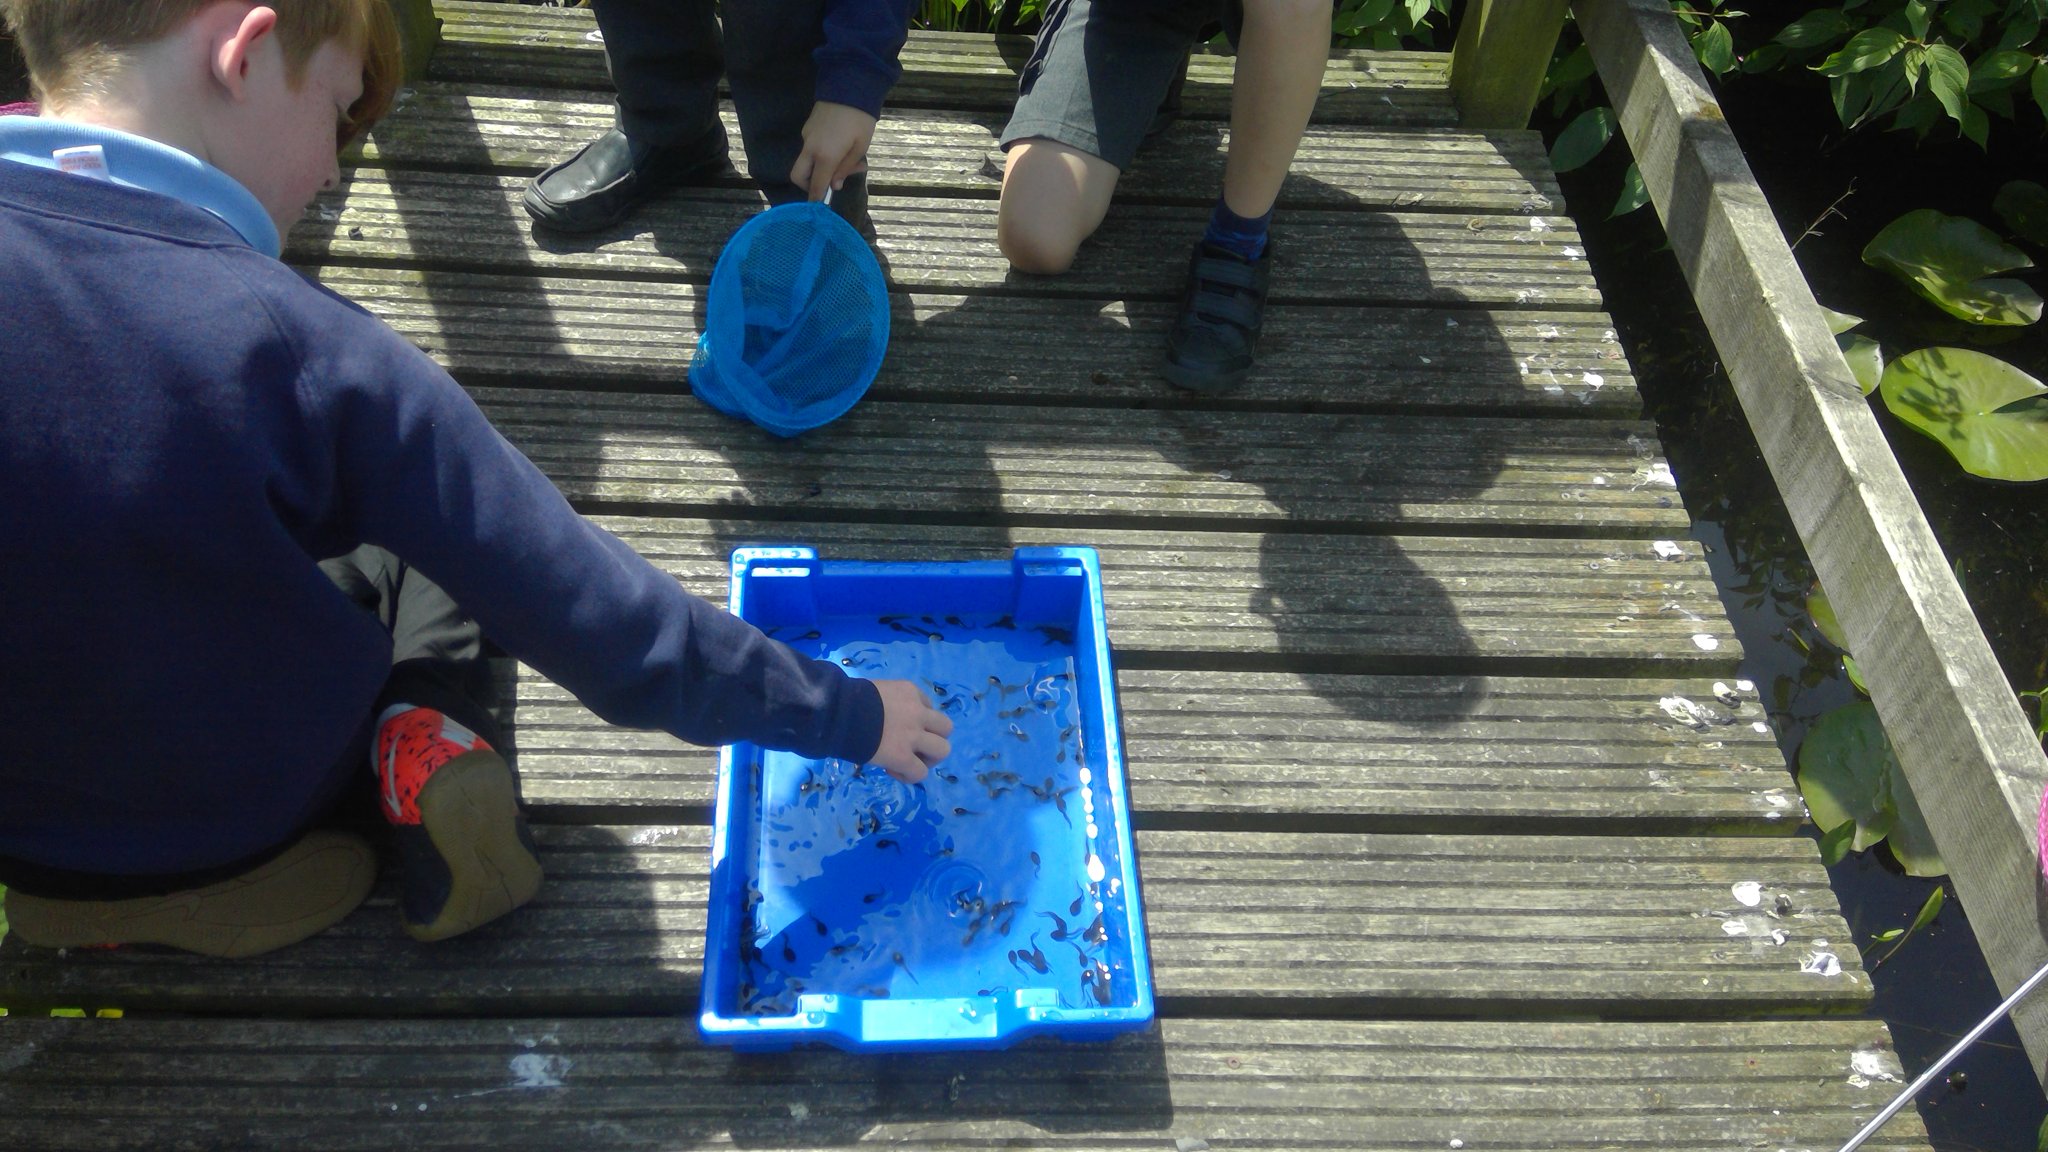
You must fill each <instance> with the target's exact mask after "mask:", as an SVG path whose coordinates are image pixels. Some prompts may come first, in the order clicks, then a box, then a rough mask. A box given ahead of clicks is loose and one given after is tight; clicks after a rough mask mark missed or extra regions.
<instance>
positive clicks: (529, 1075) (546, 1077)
mask: <svg viewBox="0 0 2048 1152" xmlns="http://www.w3.org/2000/svg"><path fill="white" fill-rule="evenodd" d="M570 1063H571V1061H570V1060H569V1058H568V1057H567V1056H557V1055H554V1054H552V1053H548V1054H542V1053H539V1052H522V1053H520V1054H519V1055H517V1056H514V1057H513V1058H512V1087H514V1088H560V1087H562V1086H563V1081H562V1077H564V1076H566V1075H568V1073H569V1066H570Z"/></svg>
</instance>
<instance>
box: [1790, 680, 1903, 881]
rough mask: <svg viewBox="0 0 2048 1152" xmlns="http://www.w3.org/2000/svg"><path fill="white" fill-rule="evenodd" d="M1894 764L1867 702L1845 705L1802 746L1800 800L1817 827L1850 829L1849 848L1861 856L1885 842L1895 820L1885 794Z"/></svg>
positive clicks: (1828, 716) (1826, 717)
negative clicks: (1863, 851)
mask: <svg viewBox="0 0 2048 1152" xmlns="http://www.w3.org/2000/svg"><path fill="white" fill-rule="evenodd" d="M1894 763H1895V761H1894V758H1893V756H1892V746H1891V742H1890V741H1888V740H1886V739H1885V735H1884V728H1883V727H1882V726H1881V725H1880V724H1879V723H1878V722H1877V709H1876V708H1874V707H1872V706H1871V705H1870V703H1869V702H1868V701H1863V700H1859V701H1856V702H1855V703H1853V704H1845V705H1843V706H1842V707H1840V708H1837V709H1835V710H1834V711H1832V712H1829V713H1827V714H1825V715H1823V716H1822V717H1821V718H1820V719H1818V720H1816V721H1814V722H1813V727H1812V728H1810V729H1808V730H1807V733H1806V740H1805V742H1804V743H1802V744H1801V745H1800V746H1799V794H1800V795H1801V796H1802V797H1804V798H1805V799H1806V810H1807V811H1808V812H1810V813H1812V814H1813V823H1814V827H1816V828H1819V829H1820V830H1821V831H1822V832H1832V831H1834V830H1836V829H1837V828H1840V827H1841V826H1842V825H1844V824H1849V825H1852V826H1853V827H1854V830H1855V831H1854V835H1853V836H1852V837H1851V840H1850V846H1851V847H1853V848H1854V849H1856V850H1857V851H1859V852H1860V851H1862V850H1863V849H1865V848H1868V847H1870V846H1871V845H1872V844H1875V843H1877V842H1878V841H1879V840H1882V839H1884V834H1885V832H1887V831H1889V830H1890V826H1891V824H1892V823H1893V822H1894V821H1895V820H1896V818H1897V813H1896V812H1895V811H1894V810H1893V808H1892V807H1891V804H1890V795H1889V793H1888V791H1887V789H1886V782H1887V778H1888V775H1889V773H1890V772H1891V771H1892V765H1893V764H1894Z"/></svg>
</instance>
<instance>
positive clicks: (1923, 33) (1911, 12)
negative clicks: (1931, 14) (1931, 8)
mask: <svg viewBox="0 0 2048 1152" xmlns="http://www.w3.org/2000/svg"><path fill="white" fill-rule="evenodd" d="M1927 22H1928V15H1927V0H1906V27H1908V28H1910V29H1912V30H1913V39H1915V40H1925V39H1927Z"/></svg>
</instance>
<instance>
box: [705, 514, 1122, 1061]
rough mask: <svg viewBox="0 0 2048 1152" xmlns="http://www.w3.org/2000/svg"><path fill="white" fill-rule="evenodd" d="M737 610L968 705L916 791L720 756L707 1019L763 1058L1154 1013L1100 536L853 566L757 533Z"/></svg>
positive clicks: (897, 1046) (932, 1044) (949, 1041)
mask: <svg viewBox="0 0 2048 1152" xmlns="http://www.w3.org/2000/svg"><path fill="white" fill-rule="evenodd" d="M731 607H732V611H733V612H734V613H736V614H738V615H739V616H741V617H742V618H744V619H746V620H748V621H750V622H752V623H753V624H755V625H756V626H758V627H760V628H762V629H763V630H765V631H766V632H768V634H769V635H771V636H774V637H776V638H777V639H780V640H782V641H784V642H785V643H788V644H790V645H792V646H794V647H795V648H796V649H797V650H798V651H801V652H804V653H806V654H807V655H812V656H816V657H818V658H820V659H829V660H836V661H838V662H839V663H840V664H842V665H844V666H845V667H846V668H847V670H848V671H849V672H852V673H853V674H855V675H858V676H865V677H871V678H875V679H886V678H898V679H908V680H913V681H915V682H917V683H918V684H919V685H920V686H921V687H923V688H924V689H925V692H926V694H927V695H929V696H931V697H932V699H933V701H934V702H935V703H936V704H938V705H939V706H940V707H942V708H944V709H945V710H946V711H947V712H948V713H950V714H951V715H952V717H953V721H954V730H953V754H952V755H951V756H950V757H949V758H948V759H946V760H945V761H944V762H942V763H941V764H940V765H939V766H938V767H937V768H936V769H935V770H934V771H933V772H932V774H931V776H929V777H928V778H927V779H926V780H925V782H924V783H923V784H920V785H904V784H901V783H898V782H897V781H895V780H894V779H892V778H890V776H889V775H888V774H887V773H885V772H883V771H882V770H881V769H880V768H875V767H866V766H862V765H857V764H853V763H850V762H848V761H843V760H812V759H808V758H805V757H802V756H797V755H795V754H793V753H786V752H770V751H764V750H763V749H761V748H759V747H757V746H755V745H751V744H737V745H733V746H731V747H729V748H727V749H726V750H725V752H724V754H723V755H722V757H721V758H720V760H719V772H718V800H717V824H716V828H715V831H714V834H713V840H712V849H711V851H712V872H711V910H710V920H709V927H708V929H707V940H706V944H705V951H704V990H703V1004H702V1013H701V1016H700V1018H699V1024H700V1027H701V1028H702V1031H703V1034H704V1037H705V1039H707V1040H709V1041H711V1042H713V1043H720V1044H730V1045H733V1046H735V1047H739V1048H746V1049H770V1050H773V1049H783V1048H788V1047H790V1046H792V1045H794V1044H797V1043H800V1042H809V1041H819V1042H823V1043H827V1044H831V1045H834V1046H837V1047H840V1048H846V1049H851V1050H855V1051H885V1050H899V1051H900V1050H929V1049H940V1048H1000V1047H1004V1046H1007V1045H1009V1044H1011V1043H1014V1042H1015V1041H1017V1040H1020V1039H1022V1038H1024V1037H1026V1036H1032V1035H1054V1036H1059V1037H1063V1038H1065V1039H1069V1040H1086V1039H1104V1038H1107V1037H1108V1036H1110V1035H1112V1034H1115V1033H1118V1032H1125V1031H1131V1030H1134V1029H1140V1028H1144V1027H1146V1026H1147V1025H1149V1024H1150V1023H1151V1020H1152V1015H1153V1002H1152V970H1151V964H1150V960H1149V958H1148V956H1147V954H1146V949H1145V926H1144V918H1143V910H1142V905H1141V902H1140V900H1139V896H1138V873H1137V868H1136V857H1135V855H1134V853H1133V849H1132V841H1131V824H1130V807H1129V804H1128V803H1127V802H1126V799H1125V792H1124V764H1123V748H1122V743H1121V740H1120V736H1119V731H1118V722H1117V711H1116V695H1115V681H1114V679H1113V677H1112V675H1111V672H1110V663H1109V644H1108V641H1107V639H1106V635H1105V632H1104V627H1103V613H1102V577H1101V570H1100V568H1099V566H1098V564H1097V561H1096V558H1095V552H1094V550H1093V549H1088V548H1020V549H1017V550H1016V552H1015V554H1014V556H1013V557H1012V559H1011V560H1010V561H1009V562H1008V563H1004V562H1001V561H992V562H984V563H963V564H936V563H893V564H884V563H857V562H842V561H825V560H820V559H819V558H818V556H817V553H816V552H814V551H813V550H811V549H809V548H742V549H739V550H738V551H736V552H734V553H733V557H732V600H731Z"/></svg>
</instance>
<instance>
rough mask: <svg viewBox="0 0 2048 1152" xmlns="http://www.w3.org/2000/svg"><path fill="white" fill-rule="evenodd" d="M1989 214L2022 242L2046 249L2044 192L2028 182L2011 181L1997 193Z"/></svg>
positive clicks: (2047, 216) (2047, 228)
mask: <svg viewBox="0 0 2048 1152" xmlns="http://www.w3.org/2000/svg"><path fill="white" fill-rule="evenodd" d="M1991 210H1992V211H1993V212H1996V213H1998V218H1999V219H2000V220H2003V221H2005V226H2006V227H2007V228H2010V229H2012V230H2013V233H2014V234H2015V235H2017V236H2019V237H2020V239H2022V240H2030V241H2032V242H2033V243H2035V244H2039V245H2041V246H2042V247H2044V248H2048V188H2043V187H2042V186H2041V185H2039V184H2036V183H2034V182H2033V181H2032V180H2011V181H2008V182H2006V183H2005V184H2004V185H2003V186H2002V187H2000V188H1999V189H1998V195H1997V196H1996V197H1994V198H1993V199H1992V201H1991Z"/></svg>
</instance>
